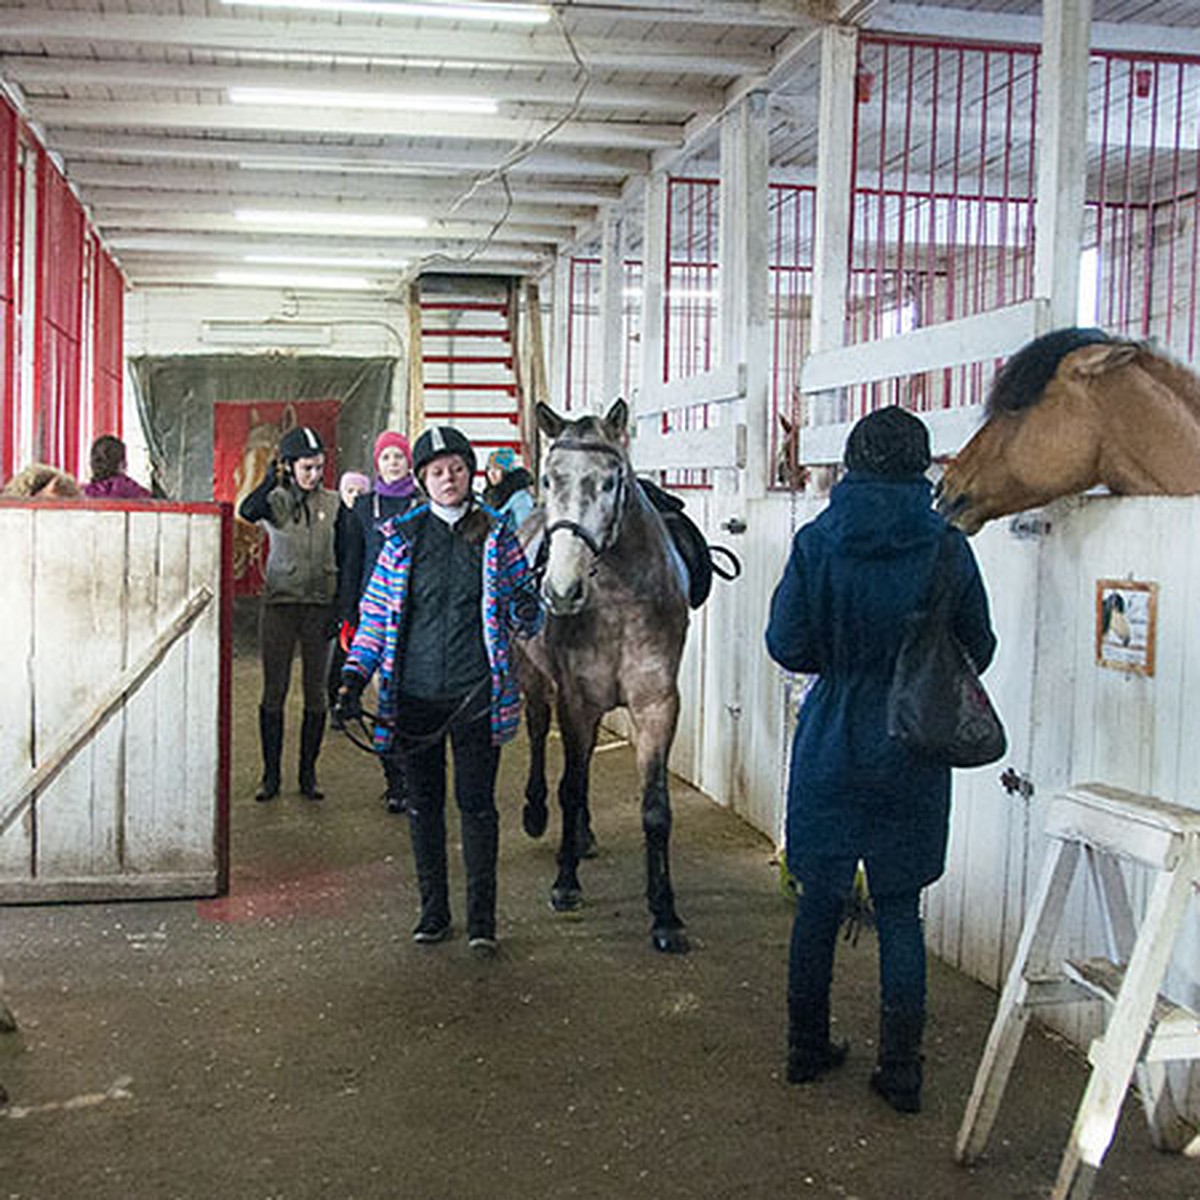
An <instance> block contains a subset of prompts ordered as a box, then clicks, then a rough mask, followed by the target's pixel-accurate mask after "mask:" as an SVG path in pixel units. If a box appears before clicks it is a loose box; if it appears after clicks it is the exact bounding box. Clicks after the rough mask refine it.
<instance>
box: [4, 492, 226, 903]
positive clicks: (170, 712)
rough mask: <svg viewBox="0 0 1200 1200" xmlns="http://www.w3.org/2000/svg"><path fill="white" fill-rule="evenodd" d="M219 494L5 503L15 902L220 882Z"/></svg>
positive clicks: (162, 891)
mask: <svg viewBox="0 0 1200 1200" xmlns="http://www.w3.org/2000/svg"><path fill="white" fill-rule="evenodd" d="M222 530H223V523H222V519H221V514H220V511H219V509H217V508H216V507H215V506H211V505H206V506H188V507H187V508H182V507H181V506H177V505H171V506H167V505H164V506H155V507H149V506H136V507H135V506H129V507H128V508H117V507H114V506H106V507H104V508H102V509H100V508H90V507H85V506H83V505H77V506H69V507H63V506H56V507H49V506H45V507H38V506H36V505H31V506H24V507H20V506H17V505H9V504H5V505H3V506H2V507H0V555H2V556H3V558H2V561H3V562H4V563H5V570H4V571H3V572H0V611H2V612H4V614H5V620H4V621H3V622H2V623H0V659H2V660H3V661H4V662H5V664H7V666H8V670H7V671H6V676H7V678H6V687H5V688H4V690H3V694H2V695H0V720H2V721H3V726H4V729H5V731H6V734H7V736H6V737H5V738H3V739H0V902H8V903H28V902H36V901H51V900H64V899H69V900H104V899H113V898H133V897H149V896H159V897H162V896H194V895H213V894H215V893H216V891H217V890H218V888H219V886H220V881H221V878H222V875H223V866H224V857H225V852H226V847H225V846H224V844H223V837H224V832H223V831H224V822H223V821H222V819H221V816H220V805H221V802H222V793H223V787H222V779H223V771H224V769H225V767H224V764H223V761H222V747H221V728H222V721H221V716H222V711H221V710H222V704H224V703H226V702H227V701H226V698H225V697H224V696H223V695H222V686H221V679H222V655H227V654H228V652H229V651H228V647H227V646H222V644H221V621H220V615H219V609H220V601H221V578H222V573H221V563H222V536H223V533H222Z"/></svg>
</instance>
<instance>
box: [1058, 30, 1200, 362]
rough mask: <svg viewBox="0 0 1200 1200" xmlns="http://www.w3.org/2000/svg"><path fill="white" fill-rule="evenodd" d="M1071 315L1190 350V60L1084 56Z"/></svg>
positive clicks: (1186, 354)
mask: <svg viewBox="0 0 1200 1200" xmlns="http://www.w3.org/2000/svg"><path fill="white" fill-rule="evenodd" d="M1090 86H1091V93H1092V95H1093V97H1096V98H1097V101H1098V102H1097V103H1094V104H1093V115H1092V124H1093V128H1092V130H1091V136H1092V138H1093V139H1095V140H1098V142H1099V150H1098V152H1096V153H1094V154H1093V155H1092V161H1091V163H1090V164H1089V173H1088V212H1087V226H1086V233H1085V242H1086V245H1087V250H1086V251H1085V256H1090V260H1089V258H1088V257H1085V264H1086V265H1087V266H1088V267H1089V268H1090V270H1089V271H1088V272H1087V273H1085V275H1084V277H1083V280H1082V283H1083V285H1084V287H1085V288H1086V289H1088V290H1087V291H1086V292H1085V293H1084V294H1081V297H1080V310H1081V316H1082V317H1083V318H1084V319H1086V320H1092V321H1095V322H1096V323H1098V324H1100V325H1102V326H1104V327H1105V328H1107V329H1111V330H1113V331H1115V332H1120V333H1124V334H1128V335H1130V336H1133V337H1142V338H1144V337H1155V338H1157V339H1158V340H1159V341H1160V343H1161V344H1162V345H1163V347H1164V348H1165V349H1168V350H1170V351H1171V353H1173V354H1175V355H1177V356H1178V357H1179V358H1182V359H1184V360H1186V361H1190V362H1195V361H1196V360H1197V355H1198V353H1200V345H1198V340H1200V327H1198V319H1200V314H1198V312H1197V285H1196V277H1197V274H1200V240H1198V239H1200V234H1198V233H1197V226H1198V224H1200V60H1197V59H1194V58H1192V59H1188V58H1174V57H1154V58H1144V57H1135V56H1132V55H1127V54H1118V53H1102V54H1094V55H1093V56H1092V60H1091V79H1090Z"/></svg>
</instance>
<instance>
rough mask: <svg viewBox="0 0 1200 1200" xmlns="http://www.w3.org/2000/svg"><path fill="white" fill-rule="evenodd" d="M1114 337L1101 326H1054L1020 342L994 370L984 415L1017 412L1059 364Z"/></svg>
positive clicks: (1031, 401)
mask: <svg viewBox="0 0 1200 1200" xmlns="http://www.w3.org/2000/svg"><path fill="white" fill-rule="evenodd" d="M1113 340H1114V339H1113V338H1112V337H1111V336H1110V335H1109V334H1107V333H1105V332H1104V330H1103V329H1081V328H1076V327H1072V328H1070V329H1056V330H1054V331H1053V332H1052V333H1046V334H1043V335H1042V336H1041V337H1040V338H1035V339H1034V340H1033V341H1032V342H1030V343H1029V345H1027V346H1023V347H1022V348H1021V349H1020V350H1018V351H1017V353H1016V354H1014V355H1013V356H1012V358H1010V359H1009V360H1008V362H1006V363H1005V364H1004V366H1003V367H1001V369H1000V370H999V371H998V372H997V374H996V378H995V379H994V380H993V381H992V388H991V391H990V392H989V393H988V398H987V415H988V416H989V417H994V416H995V415H996V414H997V413H1002V412H1019V411H1020V410H1022V409H1025V408H1030V407H1032V406H1033V405H1034V404H1036V403H1037V402H1038V401H1039V400H1040V399H1041V398H1042V392H1044V391H1045V390H1046V385H1047V384H1048V383H1049V382H1050V380H1051V379H1053V378H1054V374H1055V372H1056V371H1057V370H1058V367H1059V364H1060V363H1061V362H1062V360H1063V359H1064V358H1066V357H1067V355H1068V354H1070V353H1072V352H1073V351H1075V350H1080V349H1082V348H1083V347H1084V346H1094V345H1096V344H1097V343H1101V342H1111V341H1113Z"/></svg>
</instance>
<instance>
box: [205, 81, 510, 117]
mask: <svg viewBox="0 0 1200 1200" xmlns="http://www.w3.org/2000/svg"><path fill="white" fill-rule="evenodd" d="M228 94H229V99H230V102H231V103H233V104H281V105H288V106H296V107H301V108H376V109H379V108H386V109H395V110H398V111H401V112H432V113H466V114H467V115H469V116H475V117H488V116H494V115H495V114H496V112H497V111H498V105H497V104H496V102H495V100H488V99H486V98H485V97H482V96H429V95H424V96H410V95H405V94H404V93H403V92H336V91H326V90H324V89H322V88H273V87H231V88H230V89H229V93H228Z"/></svg>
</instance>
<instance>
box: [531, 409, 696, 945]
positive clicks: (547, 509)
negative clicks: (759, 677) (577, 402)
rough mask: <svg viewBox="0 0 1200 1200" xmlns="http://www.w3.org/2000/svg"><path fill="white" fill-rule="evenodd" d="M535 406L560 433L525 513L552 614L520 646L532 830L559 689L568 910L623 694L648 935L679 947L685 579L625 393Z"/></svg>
mask: <svg viewBox="0 0 1200 1200" xmlns="http://www.w3.org/2000/svg"><path fill="white" fill-rule="evenodd" d="M536 411H537V423H538V427H539V428H540V429H541V431H542V433H543V434H545V435H546V437H548V438H549V439H551V442H550V445H549V447H548V448H547V450H546V452H545V454H544V456H543V458H542V489H541V490H542V509H541V511H540V512H538V513H535V514H534V516H533V517H531V518H530V519H529V520H528V521H526V522H525V524H524V525H523V526H522V528H521V536H522V540H523V541H526V542H527V543H528V545H527V552H528V553H530V555H531V557H532V558H533V559H534V561H535V562H537V563H538V570H539V572H540V575H541V591H542V598H543V600H544V602H545V605H546V614H547V615H546V621H545V625H544V627H543V629H542V631H541V632H540V633H539V634H538V636H537V637H536V638H534V639H532V640H531V641H530V642H528V643H525V644H524V646H523V650H522V652H523V653H524V654H525V656H526V662H525V663H523V664H522V666H521V675H522V682H523V685H524V688H525V700H526V720H527V724H528V728H529V740H530V766H529V778H528V781H527V783H526V788H525V798H526V803H525V808H524V811H523V813H522V821H523V824H524V827H525V831H526V832H527V833H528V834H529V835H530V836H531V837H540V836H541V835H542V834H543V833H544V832H545V830H546V824H547V820H548V812H547V808H546V796H547V787H546V778H545V746H546V738H547V735H548V733H549V727H550V705H551V697H552V696H553V698H554V700H555V703H556V707H557V713H558V724H559V731H560V733H561V736H562V743H563V759H564V764H563V776H562V779H561V780H560V782H559V787H558V800H559V805H560V807H561V809H562V836H561V841H560V846H559V853H558V875H557V878H556V879H555V881H554V885H553V887H552V889H551V893H550V897H551V903H552V905H553V906H554V908H555V909H556V910H558V911H560V912H568V911H572V910H574V909H577V908H578V907H579V905H580V904H581V902H582V894H583V893H582V889H581V888H580V885H579V877H578V866H579V859H580V856H581V851H584V852H586V846H587V842H588V837H587V835H588V830H587V812H588V781H589V770H590V766H591V758H592V752H593V750H594V749H595V746H596V735H597V732H598V730H599V726H600V720H601V718H602V717H603V716H604V714H605V713H607V712H609V711H610V710H612V709H614V708H618V707H621V706H624V707H625V708H626V709H627V710H628V712H629V717H630V722H631V724H632V726H633V743H634V748H635V752H636V756H637V766H638V775H639V780H640V787H641V810H642V830H643V834H644V836H645V843H646V895H647V900H648V903H649V907H650V913H651V917H652V927H651V940H652V943H653V945H654V947H655V948H656V949H658V950H661V951H665V952H667V953H683V952H686V951H687V949H688V941H687V936H686V934H685V933H684V927H683V922H682V921H681V920H680V919H679V915H678V914H677V912H676V911H675V897H674V892H673V889H672V887H671V873H670V853H669V850H670V834H671V803H670V796H669V794H668V790H667V760H668V757H669V755H670V752H671V744H672V742H673V741H674V738H675V730H676V726H677V723H678V719H679V703H680V701H679V688H678V684H677V677H678V674H679V664H680V661H681V659H682V657H683V646H684V639H685V637H686V634H687V626H688V599H687V585H686V581H685V579H684V575H683V572H682V570H681V564H680V563H679V561H678V559H677V557H676V556H675V554H674V552H673V551H672V550H671V547H670V544H669V539H668V534H667V530H666V526H665V525H664V524H663V520H662V518H661V516H660V515H659V514H658V512H657V511H655V509H654V507H653V505H652V504H651V503H650V502H649V500H648V499H647V498H646V496H645V495H644V493H643V492H642V490H641V488H640V487H639V485H638V483H637V480H636V478H635V476H634V472H633V467H632V466H631V464H630V461H629V456H628V453H627V451H626V448H625V446H626V440H627V437H626V425H627V422H628V418H629V411H628V408H627V407H626V405H625V402H624V401H622V400H618V401H617V402H616V403H615V404H613V406H612V407H611V408H610V409H609V411H608V412H607V414H606V415H605V416H604V417H603V419H600V418H597V417H593V416H585V417H582V418H579V419H578V420H568V419H567V418H565V417H562V416H559V415H558V414H557V413H556V412H554V410H553V409H551V408H550V407H549V406H548V405H546V404H542V403H539V404H538V405H537V410H536ZM531 536H532V538H533V540H532V541H530V540H529V539H530V537H531ZM531 667H532V668H535V670H531V669H530V668H531Z"/></svg>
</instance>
